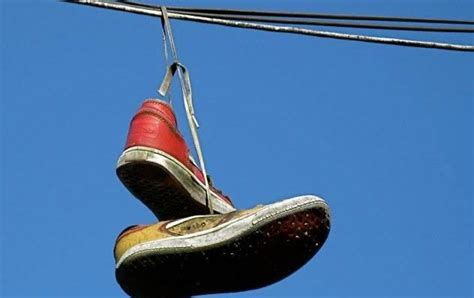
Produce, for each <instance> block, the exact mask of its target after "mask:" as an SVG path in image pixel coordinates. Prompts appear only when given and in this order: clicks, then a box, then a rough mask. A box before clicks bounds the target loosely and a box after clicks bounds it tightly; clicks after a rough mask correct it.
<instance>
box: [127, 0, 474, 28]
mask: <svg viewBox="0 0 474 298" xmlns="http://www.w3.org/2000/svg"><path fill="white" fill-rule="evenodd" d="M118 2H123V3H129V4H137V5H140V6H145V7H150V8H159V7H160V6H157V5H151V4H144V3H140V2H137V1H126V0H119V1H118ZM167 8H168V10H169V11H175V12H182V13H208V14H218V15H221V16H222V17H225V16H227V15H242V16H263V17H279V18H283V17H292V18H309V19H337V20H358V21H382V22H405V23H407V22H408V23H431V24H457V25H474V21H471V20H449V19H437V18H412V17H391V16H366V15H344V14H323V13H302V12H282V11H281V12H278V11H257V10H241V9H210V8H190V7H175V6H167Z"/></svg>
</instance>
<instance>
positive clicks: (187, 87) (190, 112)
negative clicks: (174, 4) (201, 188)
mask: <svg viewBox="0 0 474 298" xmlns="http://www.w3.org/2000/svg"><path fill="white" fill-rule="evenodd" d="M161 12H162V23H163V29H164V31H165V35H167V36H168V41H169V44H170V48H171V52H172V53H173V59H174V63H177V64H178V66H179V65H180V64H179V59H178V52H177V51H176V46H175V44H174V38H173V32H172V31H171V25H170V21H169V19H168V12H167V10H166V7H164V6H162V7H161ZM182 67H183V66H181V67H178V76H179V80H180V83H181V89H182V91H183V98H184V108H185V109H186V117H187V119H188V125H189V128H190V130H191V135H192V137H193V142H194V147H195V149H196V153H197V155H198V159H199V166H200V167H201V171H202V174H203V176H204V184H205V187H206V202H207V205H208V207H209V211H210V213H211V214H214V205H213V202H212V197H211V195H210V190H209V177H208V176H207V172H206V166H205V163H204V156H203V153H202V149H201V144H200V142H199V135H198V133H197V129H198V128H199V124H198V122H197V119H196V116H195V113H194V107H193V102H192V93H191V82H190V80H189V73H187V75H188V76H187V80H185V79H184V74H183V70H182ZM183 68H184V67H183Z"/></svg>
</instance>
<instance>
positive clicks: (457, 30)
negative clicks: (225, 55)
mask: <svg viewBox="0 0 474 298" xmlns="http://www.w3.org/2000/svg"><path fill="white" fill-rule="evenodd" d="M127 3H128V2H127ZM169 11H170V12H175V13H183V14H187V15H194V16H203V17H209V18H217V19H226V20H237V21H252V22H261V23H273V24H292V25H315V26H324V27H344V28H362V29H379V30H397V31H424V32H445V33H474V27H472V28H467V27H440V26H438V27H428V26H406V25H385V24H368V23H355V22H351V23H346V22H327V21H326V22H325V21H317V20H307V19H295V18H281V17H253V16H246V15H231V14H229V15H222V14H214V13H201V12H190V11H185V10H183V11H181V10H174V9H169Z"/></svg>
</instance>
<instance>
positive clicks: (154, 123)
mask: <svg viewBox="0 0 474 298" xmlns="http://www.w3.org/2000/svg"><path fill="white" fill-rule="evenodd" d="M134 146H144V147H150V148H154V149H158V150H161V151H163V152H165V153H167V154H169V155H171V156H173V157H174V158H176V159H177V160H178V161H179V162H180V163H182V164H183V165H184V166H185V167H186V168H188V169H189V170H190V171H191V172H193V173H194V175H195V176H196V177H197V178H198V179H199V180H200V181H201V182H203V183H204V175H203V173H202V171H201V170H200V169H199V168H198V167H197V166H196V165H195V164H194V163H193V162H192V161H191V160H190V158H189V148H188V146H187V145H186V142H185V141H184V138H183V136H182V135H181V133H180V132H179V131H178V127H177V121H176V116H175V114H174V112H173V109H172V108H171V106H170V105H169V104H168V103H167V102H164V101H161V100H158V99H147V100H145V102H144V103H143V104H142V106H141V107H140V108H139V109H138V111H137V113H136V114H135V116H134V117H133V119H132V121H131V123H130V129H129V131H128V136H127V143H126V144H125V149H128V148H130V147H134ZM211 189H212V190H214V193H215V194H217V195H218V196H219V197H220V198H221V199H223V200H225V201H226V202H228V203H230V204H231V205H232V202H231V201H230V198H229V197H227V196H224V195H222V194H221V192H220V191H218V190H216V189H215V188H214V187H212V186H211Z"/></svg>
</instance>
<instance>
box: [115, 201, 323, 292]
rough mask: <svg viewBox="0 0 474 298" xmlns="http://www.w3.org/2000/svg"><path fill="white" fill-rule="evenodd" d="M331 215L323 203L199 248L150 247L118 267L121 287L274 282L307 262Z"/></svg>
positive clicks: (240, 286)
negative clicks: (159, 248) (170, 248)
mask: <svg viewBox="0 0 474 298" xmlns="http://www.w3.org/2000/svg"><path fill="white" fill-rule="evenodd" d="M329 230H330V221H329V218H328V215H327V214H326V212H325V210H324V209H323V208H312V209H309V210H304V211H301V212H296V213H294V214H290V215H287V216H284V217H282V218H279V219H275V220H272V221H271V222H270V223H267V224H264V225H262V226H260V227H258V228H257V229H253V230H251V228H250V227H249V231H248V232H245V233H243V234H241V235H239V236H238V237H235V238H234V239H231V240H230V241H227V242H225V243H222V244H219V245H215V246H212V247H204V248H201V249H193V250H191V249H188V250H187V251H184V250H182V249H181V250H177V251H175V252H167V253H164V252H160V251H146V252H143V253H140V254H137V255H134V256H131V257H129V258H128V259H126V260H124V261H123V262H122V264H121V265H120V267H119V268H117V269H116V278H117V281H118V283H119V284H120V286H121V287H122V289H123V290H124V291H125V292H126V293H127V294H128V295H131V296H138V297H182V296H192V295H201V294H211V293H225V292H238V291H246V290H252V289H257V288H261V287H264V286H268V285H270V284H273V283H275V282H277V281H279V280H281V279H283V278H285V277H287V276H289V275H290V274H292V273H293V272H295V271H296V270H298V269H299V268H300V267H302V266H303V265H304V264H305V263H306V262H308V261H309V260H310V259H311V258H312V257H313V256H314V255H315V254H316V253H317V252H318V250H319V249H320V248H321V246H322V245H323V244H324V242H325V240H326V238H327V236H328V234H329Z"/></svg>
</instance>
